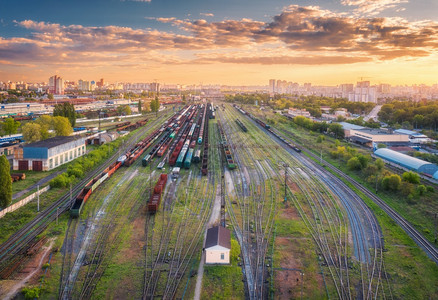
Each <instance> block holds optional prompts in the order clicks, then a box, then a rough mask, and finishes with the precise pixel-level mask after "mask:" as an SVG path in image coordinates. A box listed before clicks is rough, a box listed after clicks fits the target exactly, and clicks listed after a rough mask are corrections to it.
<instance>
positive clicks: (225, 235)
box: [205, 226, 231, 264]
mask: <svg viewBox="0 0 438 300" xmlns="http://www.w3.org/2000/svg"><path fill="white" fill-rule="evenodd" d="M230 250H231V235H230V231H229V230H228V229H226V228H225V227H222V226H216V227H212V228H210V229H208V230H207V238H206V240H205V263H206V264H229V263H230Z"/></svg>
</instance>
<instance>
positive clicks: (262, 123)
mask: <svg viewBox="0 0 438 300" xmlns="http://www.w3.org/2000/svg"><path fill="white" fill-rule="evenodd" d="M233 106H234V108H236V109H237V110H238V111H239V112H240V113H241V114H243V115H246V116H248V117H250V118H251V119H253V120H254V121H255V122H257V123H258V124H259V125H261V126H262V127H264V128H265V129H266V130H267V131H269V132H270V133H272V134H273V135H274V136H275V137H276V138H278V139H279V140H280V141H282V142H283V143H285V144H286V145H288V146H289V147H290V148H291V149H293V150H294V151H295V152H298V153H300V152H301V149H300V148H298V147H297V146H296V145H295V144H293V143H292V142H290V141H288V140H286V139H285V138H284V137H283V136H281V135H280V134H278V133H277V132H276V131H274V130H273V129H272V128H271V126H269V125H268V124H266V123H264V122H262V121H261V120H259V119H257V118H256V117H254V116H253V115H252V114H250V113H247V112H246V111H244V110H243V109H241V108H240V107H239V106H237V105H236V104H234V105H233Z"/></svg>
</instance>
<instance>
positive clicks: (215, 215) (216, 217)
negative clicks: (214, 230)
mask: <svg viewBox="0 0 438 300" xmlns="http://www.w3.org/2000/svg"><path fill="white" fill-rule="evenodd" d="M220 213H221V186H220V185H219V184H218V185H217V188H216V197H215V199H214V203H213V210H212V212H211V215H210V219H209V220H208V222H207V224H206V228H210V227H212V226H213V225H215V224H216V223H217V222H218V221H220ZM206 237H207V230H205V234H204V244H205V239H206ZM204 261H205V252H204V251H202V255H201V261H200V263H199V267H198V276H197V277H196V287H195V297H194V299H195V300H199V299H201V290H202V278H203V277H204Z"/></svg>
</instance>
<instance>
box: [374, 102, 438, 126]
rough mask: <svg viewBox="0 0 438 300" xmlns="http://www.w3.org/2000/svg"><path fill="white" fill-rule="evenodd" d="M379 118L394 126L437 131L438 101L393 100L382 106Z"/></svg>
mask: <svg viewBox="0 0 438 300" xmlns="http://www.w3.org/2000/svg"><path fill="white" fill-rule="evenodd" d="M379 120H380V121H382V122H385V123H388V124H389V125H390V126H393V127H399V128H400V127H403V128H406V129H430V130H434V131H437V129H438V103H437V102H436V101H420V102H413V101H392V102H391V103H387V104H384V105H383V106H382V109H381V110H380V112H379Z"/></svg>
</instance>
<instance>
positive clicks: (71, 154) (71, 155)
mask: <svg viewBox="0 0 438 300" xmlns="http://www.w3.org/2000/svg"><path fill="white" fill-rule="evenodd" d="M72 158H73V151H71V150H70V160H72Z"/></svg>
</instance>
